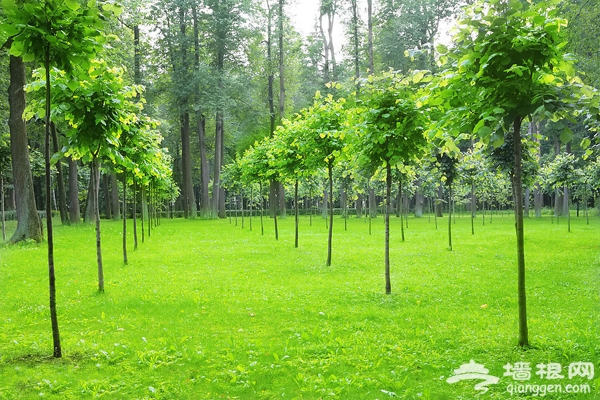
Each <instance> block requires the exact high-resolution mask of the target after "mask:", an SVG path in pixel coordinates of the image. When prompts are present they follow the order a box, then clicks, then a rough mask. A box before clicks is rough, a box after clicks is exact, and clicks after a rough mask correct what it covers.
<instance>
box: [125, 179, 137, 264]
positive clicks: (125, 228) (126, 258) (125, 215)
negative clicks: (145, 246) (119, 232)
mask: <svg viewBox="0 0 600 400" xmlns="http://www.w3.org/2000/svg"><path fill="white" fill-rule="evenodd" d="M133 200H134V203H135V193H134V199H133ZM123 264H125V265H127V173H126V172H123Z"/></svg>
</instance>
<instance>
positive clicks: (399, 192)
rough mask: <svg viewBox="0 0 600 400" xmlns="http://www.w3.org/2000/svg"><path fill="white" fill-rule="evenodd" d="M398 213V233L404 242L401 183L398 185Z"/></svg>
mask: <svg viewBox="0 0 600 400" xmlns="http://www.w3.org/2000/svg"><path fill="white" fill-rule="evenodd" d="M398 212H399V214H400V233H401V235H402V241H403V242H404V212H403V211H402V181H400V183H398Z"/></svg>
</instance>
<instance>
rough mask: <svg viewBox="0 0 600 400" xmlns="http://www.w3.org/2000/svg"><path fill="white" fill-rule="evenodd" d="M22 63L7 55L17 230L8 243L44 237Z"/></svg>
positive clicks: (36, 239)
mask: <svg viewBox="0 0 600 400" xmlns="http://www.w3.org/2000/svg"><path fill="white" fill-rule="evenodd" d="M25 76H26V74H25V65H24V64H23V60H22V59H21V58H20V57H14V56H10V85H9V87H8V103H9V107H10V115H9V119H8V126H9V128H10V150H11V160H12V170H13V185H14V194H15V200H16V201H15V203H16V214H17V229H16V230H15V232H14V234H13V235H12V237H11V239H10V242H12V243H16V242H19V241H21V240H25V239H33V240H35V241H36V242H41V241H42V240H43V239H44V234H43V230H42V221H41V219H40V217H39V215H38V213H37V206H36V201H35V192H34V190H33V178H32V176H31V164H30V162H29V143H28V140H27V128H26V125H25V121H24V120H23V111H24V110H25V91H24V89H23V88H24V86H25V83H26V82H25Z"/></svg>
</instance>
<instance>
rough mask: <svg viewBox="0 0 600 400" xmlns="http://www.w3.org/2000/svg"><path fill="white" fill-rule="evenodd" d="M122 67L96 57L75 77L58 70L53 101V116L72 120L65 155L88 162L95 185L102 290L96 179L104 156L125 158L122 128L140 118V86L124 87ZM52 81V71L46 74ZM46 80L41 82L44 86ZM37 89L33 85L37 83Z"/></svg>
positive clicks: (100, 278) (101, 287)
mask: <svg viewBox="0 0 600 400" xmlns="http://www.w3.org/2000/svg"><path fill="white" fill-rule="evenodd" d="M122 75H123V70H122V69H119V68H108V66H107V65H106V63H105V62H104V61H100V60H94V61H92V62H91V65H90V68H89V69H88V70H87V71H85V72H82V73H81V74H80V75H79V76H78V78H77V79H70V78H69V77H67V76H66V74H64V73H61V72H59V71H56V72H55V77H54V82H53V84H54V87H55V88H56V90H55V91H54V94H53V96H52V101H53V102H54V103H55V104H58V105H59V106H58V107H57V108H56V110H55V115H56V116H60V117H62V118H64V120H65V121H66V122H67V123H68V124H69V129H68V130H67V131H66V133H65V135H66V139H67V145H66V151H65V152H64V155H65V156H68V157H73V158H75V159H82V160H83V161H84V162H88V163H90V176H91V178H90V179H91V187H92V196H91V197H90V198H91V199H93V204H94V209H93V211H94V216H95V222H96V254H97V261H98V291H99V292H104V272H103V262H102V248H101V235H100V233H101V232H100V211H99V209H98V187H99V185H98V177H99V176H100V174H99V169H100V162H101V161H102V160H107V161H111V162H112V163H115V162H117V161H118V160H119V159H122V158H123V155H122V154H120V153H119V152H118V151H117V149H118V148H119V146H120V144H121V143H120V141H119V139H120V137H121V135H122V133H123V131H126V130H127V129H128V127H129V126H130V125H131V124H133V123H134V122H135V121H136V120H137V115H136V112H139V111H140V110H141V103H134V102H133V100H132V99H135V98H136V97H137V95H138V90H139V89H138V88H137V87H135V86H134V87H129V86H124V84H123V76H122ZM46 76H47V78H46V79H48V76H49V75H48V74H47V75H46ZM46 84H47V83H46V82H45V81H41V82H40V86H41V85H44V86H46ZM33 88H35V86H33Z"/></svg>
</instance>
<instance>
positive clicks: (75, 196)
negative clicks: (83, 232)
mask: <svg viewBox="0 0 600 400" xmlns="http://www.w3.org/2000/svg"><path fill="white" fill-rule="evenodd" d="M69 220H70V221H71V223H72V224H78V223H80V222H81V211H80V210H79V166H78V164H77V160H73V158H71V157H69Z"/></svg>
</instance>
